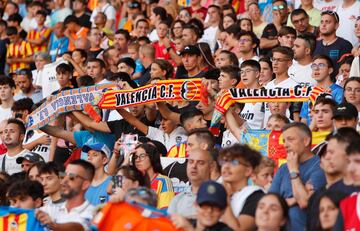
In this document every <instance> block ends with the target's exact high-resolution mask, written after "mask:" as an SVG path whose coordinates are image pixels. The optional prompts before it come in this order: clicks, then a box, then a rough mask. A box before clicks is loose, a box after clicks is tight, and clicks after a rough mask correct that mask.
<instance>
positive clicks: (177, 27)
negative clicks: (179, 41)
mask: <svg viewBox="0 0 360 231" xmlns="http://www.w3.org/2000/svg"><path fill="white" fill-rule="evenodd" d="M173 29H174V30H181V29H182V27H181V26H175V27H173Z"/></svg>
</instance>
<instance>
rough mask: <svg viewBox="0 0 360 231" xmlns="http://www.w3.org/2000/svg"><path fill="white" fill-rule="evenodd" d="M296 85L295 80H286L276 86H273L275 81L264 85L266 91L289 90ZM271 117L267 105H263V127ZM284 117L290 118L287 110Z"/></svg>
mask: <svg viewBox="0 0 360 231" xmlns="http://www.w3.org/2000/svg"><path fill="white" fill-rule="evenodd" d="M296 85H299V84H298V83H297V82H295V80H293V79H291V78H288V79H286V80H284V81H282V82H280V83H278V84H277V85H275V79H274V80H272V81H270V82H269V83H268V84H266V86H265V88H266V89H275V88H290V87H295V86H296ZM270 115H271V112H270V108H269V105H268V103H265V115H264V125H265V124H267V121H268V120H269V117H270ZM286 116H287V117H288V118H290V111H289V109H288V110H287V111H286Z"/></svg>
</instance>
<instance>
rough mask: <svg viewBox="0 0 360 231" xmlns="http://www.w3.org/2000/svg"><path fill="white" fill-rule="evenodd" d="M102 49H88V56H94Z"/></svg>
mask: <svg viewBox="0 0 360 231" xmlns="http://www.w3.org/2000/svg"><path fill="white" fill-rule="evenodd" d="M103 50H104V49H102V48H99V49H98V50H89V52H88V53H89V58H96V57H97V56H98V55H99V54H100V53H101V52H102V51H103Z"/></svg>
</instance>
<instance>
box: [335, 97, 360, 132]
mask: <svg viewBox="0 0 360 231" xmlns="http://www.w3.org/2000/svg"><path fill="white" fill-rule="evenodd" d="M332 118H333V121H334V126H335V129H336V130H337V129H339V128H342V127H351V128H354V129H356V126H357V124H358V122H359V117H358V111H357V109H356V107H355V106H354V105H352V104H351V103H342V104H339V105H338V106H337V107H336V108H335V111H334V114H333V117H332Z"/></svg>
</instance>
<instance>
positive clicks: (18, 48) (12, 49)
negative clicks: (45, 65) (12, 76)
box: [6, 41, 34, 73]
mask: <svg viewBox="0 0 360 231" xmlns="http://www.w3.org/2000/svg"><path fill="white" fill-rule="evenodd" d="M33 54H34V52H33V50H32V48H31V45H30V43H28V42H26V41H20V42H18V43H16V44H15V43H10V44H9V46H8V49H7V52H6V58H7V59H8V58H27V57H29V56H32V55H33ZM29 67H30V66H29V64H28V63H24V62H16V63H13V64H11V65H10V73H14V72H16V70H18V69H23V68H29Z"/></svg>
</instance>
